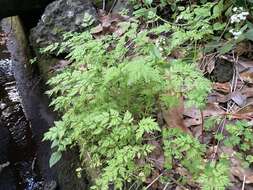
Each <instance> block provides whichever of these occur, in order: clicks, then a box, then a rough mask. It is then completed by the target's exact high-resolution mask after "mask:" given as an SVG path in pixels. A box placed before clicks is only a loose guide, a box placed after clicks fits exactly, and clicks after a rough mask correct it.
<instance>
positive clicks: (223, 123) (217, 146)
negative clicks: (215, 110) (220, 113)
mask: <svg viewBox="0 0 253 190" xmlns="http://www.w3.org/2000/svg"><path fill="white" fill-rule="evenodd" d="M225 122H226V118H223V119H222V121H221V122H220V124H219V127H218V129H217V133H218V132H219V130H220V128H221V131H220V132H221V133H223V130H224V126H225ZM219 145H220V140H218V142H217V145H216V149H215V150H214V154H213V157H212V162H214V160H215V156H216V154H217V151H218V148H219ZM213 148H214V147H213Z"/></svg>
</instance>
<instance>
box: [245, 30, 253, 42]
mask: <svg viewBox="0 0 253 190" xmlns="http://www.w3.org/2000/svg"><path fill="white" fill-rule="evenodd" d="M244 37H245V38H246V39H248V40H251V41H253V29H250V30H248V31H247V32H246V33H245V34H244Z"/></svg>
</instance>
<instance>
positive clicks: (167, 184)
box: [163, 182, 170, 190]
mask: <svg viewBox="0 0 253 190" xmlns="http://www.w3.org/2000/svg"><path fill="white" fill-rule="evenodd" d="M169 184H170V182H168V183H166V185H165V186H164V188H163V190H166V189H167V187H168V186H169Z"/></svg>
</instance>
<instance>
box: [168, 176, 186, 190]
mask: <svg viewBox="0 0 253 190" xmlns="http://www.w3.org/2000/svg"><path fill="white" fill-rule="evenodd" d="M170 179H171V180H172V181H173V182H174V183H175V184H177V185H178V186H180V187H181V188H182V189H184V190H188V189H187V188H186V187H185V186H183V185H182V184H180V183H178V181H177V180H175V179H174V178H173V177H170Z"/></svg>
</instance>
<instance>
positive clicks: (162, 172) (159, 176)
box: [145, 172, 164, 189]
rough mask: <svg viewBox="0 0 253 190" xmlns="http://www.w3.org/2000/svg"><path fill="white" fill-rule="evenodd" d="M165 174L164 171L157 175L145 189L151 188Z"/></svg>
mask: <svg viewBox="0 0 253 190" xmlns="http://www.w3.org/2000/svg"><path fill="white" fill-rule="evenodd" d="M163 174H164V172H162V173H161V174H160V175H159V176H157V177H156V178H155V179H154V180H153V181H152V182H151V183H150V184H149V185H148V186H147V187H146V188H145V189H148V188H150V187H151V186H152V185H153V184H154V183H155V182H156V181H157V180H158V179H159V178H160V177H161V176H162V175H163Z"/></svg>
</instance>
